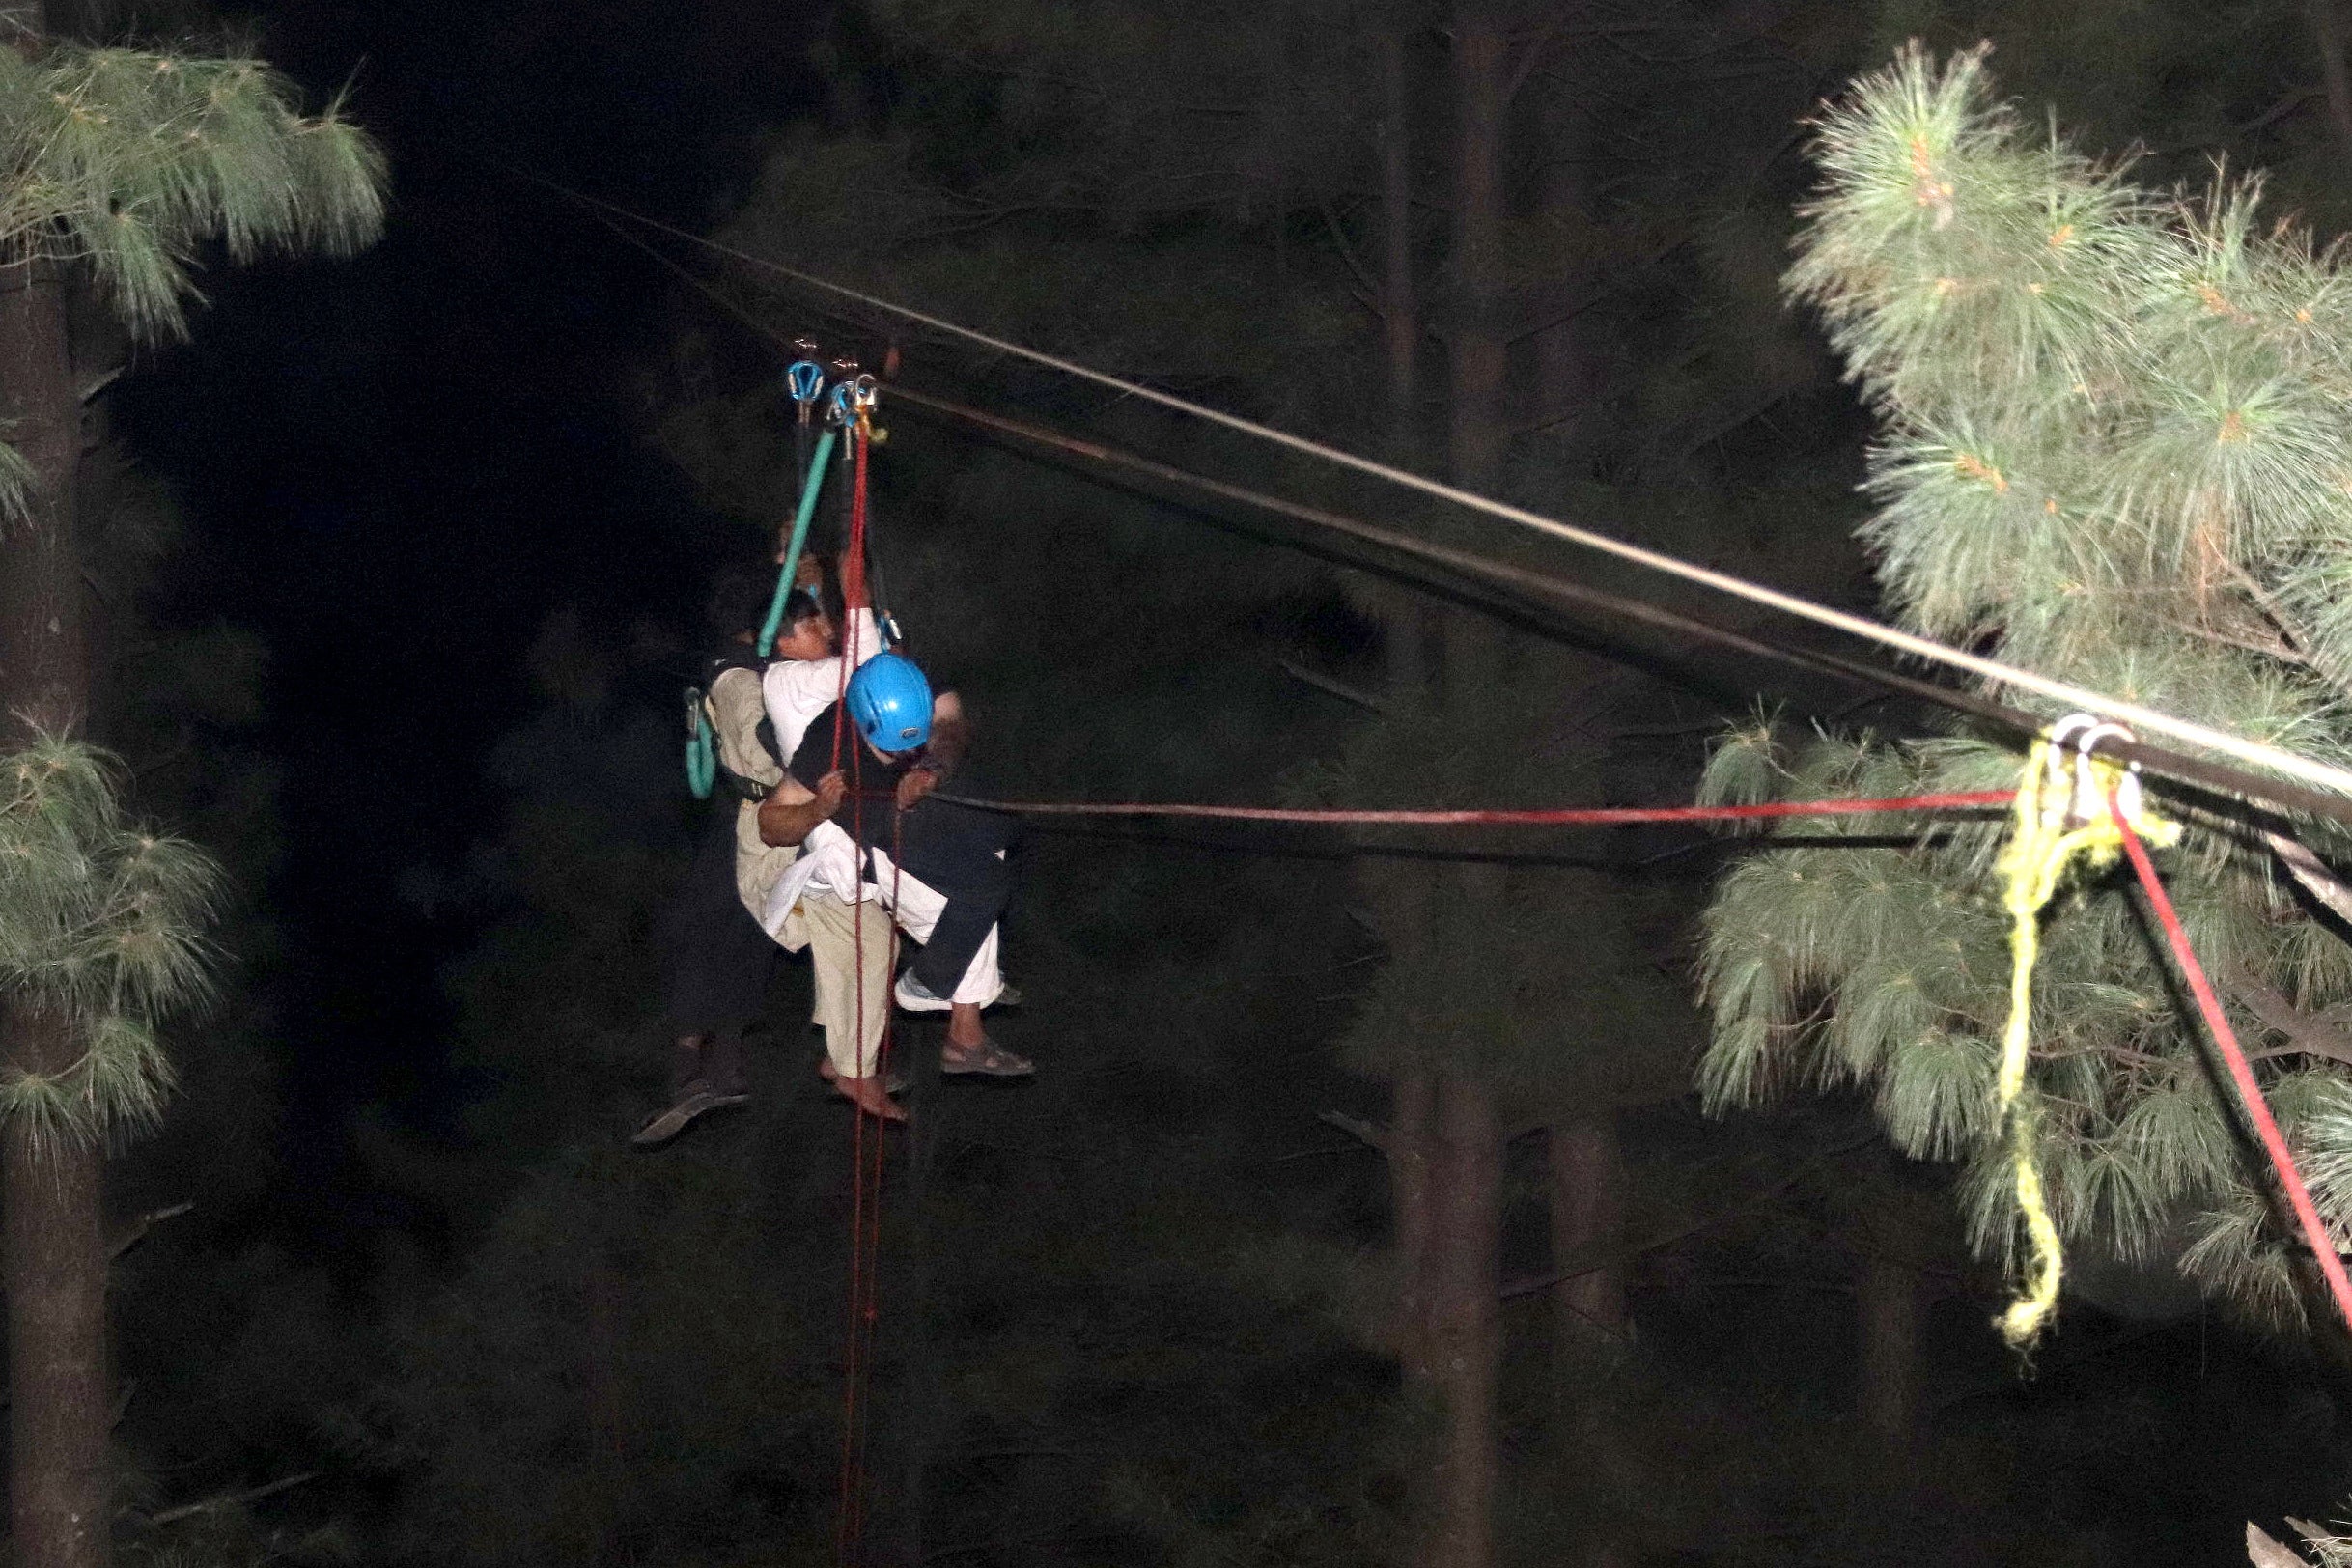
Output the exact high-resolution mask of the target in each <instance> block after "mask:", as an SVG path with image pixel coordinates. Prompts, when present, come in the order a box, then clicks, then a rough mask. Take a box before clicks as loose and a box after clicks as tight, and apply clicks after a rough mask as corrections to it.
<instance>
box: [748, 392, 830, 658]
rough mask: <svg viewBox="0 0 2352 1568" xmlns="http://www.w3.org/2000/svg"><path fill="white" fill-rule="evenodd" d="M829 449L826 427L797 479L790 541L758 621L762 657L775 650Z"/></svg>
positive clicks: (823, 479)
mask: <svg viewBox="0 0 2352 1568" xmlns="http://www.w3.org/2000/svg"><path fill="white" fill-rule="evenodd" d="M832 451H833V433H832V432H831V431H829V430H828V431H826V433H825V434H824V435H823V436H822V437H820V438H819V439H818V442H817V458H816V461H815V462H812V463H810V464H809V469H808V478H807V479H806V480H805V481H803V482H802V483H801V486H800V508H799V510H798V512H796V513H795V514H794V515H793V519H792V543H791V544H790V545H788V546H785V549H784V569H783V570H782V571H781V572H779V573H777V574H776V591H775V597H774V598H772V599H770V601H769V602H768V619H767V620H766V621H764V622H762V623H761V625H760V646H759V655H760V657H761V658H767V657H768V656H769V655H770V654H771V653H773V652H775V646H776V633H777V632H778V631H780V630H783V627H784V603H785V602H786V601H787V600H789V599H791V598H792V582H793V577H794V575H795V574H797V573H798V571H799V570H800V552H801V550H802V549H803V548H805V547H806V546H807V545H808V522H809V519H810V518H813V517H815V516H816V515H817V492H818V490H822V489H823V488H824V486H825V460H826V458H828V457H830V456H831V455H832Z"/></svg>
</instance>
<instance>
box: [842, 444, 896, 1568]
mask: <svg viewBox="0 0 2352 1568" xmlns="http://www.w3.org/2000/svg"><path fill="white" fill-rule="evenodd" d="M868 441H869V434H868V431H867V428H866V425H865V422H864V421H863V420H862V419H861V420H859V421H858V422H857V423H856V424H854V425H853V426H852V427H851V431H850V446H851V449H852V452H853V453H854V468H853V478H852V482H851V487H850V528H849V538H848V540H847V541H846V547H845V548H844V550H843V559H842V563H841V607H842V618H843V621H844V622H845V625H844V627H843V629H842V633H843V648H842V653H841V667H840V684H839V686H837V687H836V689H835V693H834V698H833V763H832V767H833V771H835V772H839V771H840V770H841V764H842V753H843V750H844V746H845V742H848V743H847V750H848V753H849V766H850V773H851V778H850V780H849V783H850V788H849V791H848V795H849V798H850V833H851V837H852V838H853V839H854V841H855V843H856V847H857V848H856V859H857V865H856V877H857V883H858V885H857V886H856V887H855V888H854V890H853V892H852V902H851V906H850V909H851V924H850V933H851V936H850V940H851V953H852V967H853V970H854V974H855V979H854V982H853V984H854V987H855V993H856V999H855V1001H854V1005H853V1009H852V1018H853V1022H854V1029H855V1036H854V1045H853V1046H852V1048H851V1049H852V1051H853V1054H854V1057H855V1060H856V1065H857V1066H859V1067H862V1068H868V1069H870V1070H871V1072H870V1074H869V1075H867V1076H870V1077H872V1078H874V1079H875V1080H876V1081H877V1084H878V1086H880V1087H882V1090H883V1092H884V1093H887V1092H888V1087H887V1086H888V1084H889V1081H890V1080H889V1067H888V1062H889V1058H890V1018H889V1013H888V1011H887V1008H888V1006H889V1004H888V1002H887V1001H886V1000H885V1001H884V1002H883V1004H882V1005H883V1007H884V1009H885V1011H884V1012H883V1014H882V1038H881V1040H880V1042H879V1043H878V1046H877V1049H876V1051H875V1059H874V1060H873V1061H872V1062H868V1061H866V1060H865V1042H866V959H865V940H866V923H865V917H864V909H863V905H864V896H863V895H864V890H865V889H864V882H865V857H866V851H865V802H866V799H867V796H868V793H869V792H867V791H866V790H864V789H863V788H861V787H860V785H861V784H862V782H863V779H862V775H863V773H864V762H865V757H864V751H863V747H862V746H860V745H858V744H857V743H856V742H849V741H848V730H849V724H848V719H849V694H850V672H851V670H852V669H853V668H854V666H855V665H856V663H857V662H858V658H857V656H858V647H857V623H856V619H855V616H856V612H857V611H858V610H859V609H861V608H863V607H864V605H865V602H866V582H865V547H866V448H867V445H868ZM897 843H898V822H897V815H896V806H895V802H894V803H893V809H892V817H891V844H892V846H893V848H895V847H896V845H897ZM895 860H896V857H895V855H894V856H893V866H892V878H893V885H894V887H895V882H896V864H895ZM890 936H891V945H892V949H893V951H892V954H891V965H890V966H891V967H892V968H894V969H895V968H896V967H897V953H896V946H897V937H898V931H897V927H896V924H895V917H894V920H893V925H892V928H891V933H890ZM867 1114H868V1112H867V1110H866V1109H865V1107H864V1106H862V1105H858V1104H857V1103H856V1102H854V1101H853V1102H852V1110H851V1122H852V1127H853V1131H852V1134H851V1137H850V1187H851V1197H850V1288H849V1329H848V1333H847V1335H846V1340H845V1343H844V1346H843V1350H842V1395H841V1497H840V1501H839V1511H838V1513H837V1515H836V1521H837V1522H836V1526H835V1529H834V1536H833V1554H834V1560H835V1561H836V1562H838V1563H840V1564H841V1565H842V1568H853V1565H854V1564H858V1563H862V1562H863V1561H864V1559H865V1499H866V1433H867V1428H868V1424H869V1414H870V1410H871V1406H872V1401H871V1400H868V1399H865V1398H863V1397H862V1396H863V1394H864V1393H865V1391H866V1384H867V1381H868V1379H869V1376H870V1373H871V1366H870V1362H871V1360H872V1350H873V1340H874V1331H875V1327H876V1325H877V1323H878V1322H879V1321H880V1315H881V1314H880V1311H879V1308H878V1288H879V1283H880V1270H879V1266H878V1259H879V1257H880V1255H881V1250H882V1147H883V1141H884V1140H883V1132H884V1129H883V1126H882V1118H881V1117H880V1116H876V1117H875V1127H874V1140H873V1142H874V1159H873V1163H872V1167H871V1171H870V1172H869V1168H868V1165H867V1162H866V1117H867Z"/></svg>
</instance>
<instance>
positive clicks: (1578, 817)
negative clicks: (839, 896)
mask: <svg viewBox="0 0 2352 1568" xmlns="http://www.w3.org/2000/svg"><path fill="white" fill-rule="evenodd" d="M933 794H934V796H935V797H936V798H938V799H941V800H952V801H954V802H955V803H956V804H958V805H966V806H978V807H979V808H981V809H982V810H984V811H1010V812H1015V813H1017V814H1019V815H1021V816H1024V817H1213V818H1218V819H1221V820H1224V821H1229V822H1301V823H1341V824H1357V825H1361V826H1378V825H1382V824H1387V825H1391V826H1423V827H1479V826H1497V827H1540V826H1554V827H1626V826H1633V825H1635V824H1638V823H1661V822H1752V821H1759V820H1762V819H1765V818H1772V817H1849V816H1865V815H1868V814H1870V813H1874V812H1886V811H1960V810H1974V809H1977V808H1980V807H1987V806H2005V805H2007V804H2008V803H2009V802H2010V801H2011V800H2013V799H2015V798H2016V797H2017V792H2016V791H2015V790H1971V791H1966V792H1963V793H1960V794H1946V795H1905V796H1898V797H1894V798H1887V799H1878V800H1770V801H1766V802H1764V803H1762V804H1760V805H1751V806H1572V807H1560V808H1551V807H1545V808H1541V809H1537V810H1528V811H1518V810H1497V811H1345V810H1328V811H1326V810H1308V809H1298V810H1293V809H1291V808H1289V807H1285V806H1196V805H1146V804H1141V803H1136V802H1129V801H1118V802H1112V803H1106V804H1095V803H1089V802H1084V801H1059V800H981V799H976V798H973V797H970V796H966V795H950V794H948V793H947V792H946V791H945V790H936V791H934V792H933Z"/></svg>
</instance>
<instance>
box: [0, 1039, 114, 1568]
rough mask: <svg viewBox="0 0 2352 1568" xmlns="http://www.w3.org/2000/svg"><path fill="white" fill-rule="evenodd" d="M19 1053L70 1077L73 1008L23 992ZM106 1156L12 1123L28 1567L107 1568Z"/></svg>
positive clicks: (15, 1501) (23, 1552)
mask: <svg viewBox="0 0 2352 1568" xmlns="http://www.w3.org/2000/svg"><path fill="white" fill-rule="evenodd" d="M5 1022H6V1026H7V1031H8V1037H7V1044H8V1054H9V1061H10V1063H11V1065H12V1066H14V1067H17V1068H18V1069H20V1070H26V1069H29V1070H32V1071H36V1072H38V1071H42V1070H46V1071H48V1072H57V1071H60V1070H62V1069H64V1068H66V1067H67V1066H69V1065H70V1063H71V1062H72V1060H73V1057H74V1054H75V1049H76V1048H75V1040H74V1035H73V1031H72V1029H71V1028H70V1025H69V1023H68V1022H67V1020H66V1019H65V1018H64V1016H63V1015H61V1014H59V1013H56V1012H54V1011H51V1010H48V1009H45V1008H37V1007H33V1006H30V1005H28V1004H27V1003H25V1002H24V1001H22V1000H21V999H19V1000H18V1001H16V1002H15V1003H14V1005H12V1006H11V1007H9V1009H8V1010H7V1014H6V1020H5ZM104 1166H105V1155H104V1153H103V1152H102V1151H101V1150H100V1149H98V1148H97V1147H77V1146H63V1147H60V1146H57V1145H55V1144H52V1143H49V1142H45V1141H43V1140H42V1139H40V1138H38V1137H36V1136H35V1134H34V1133H33V1132H32V1130H31V1129H30V1128H29V1127H28V1125H27V1124H26V1123H25V1122H24V1121H22V1120H21V1119H14V1120H11V1121H10V1122H8V1123H7V1125H6V1126H5V1128H0V1184H5V1186H4V1190H5V1194H6V1196H5V1201H4V1202H0V1283H4V1284H5V1286H6V1289H7V1291H8V1372H9V1378H8V1391H9V1533H10V1536H11V1544H12V1547H13V1560H14V1562H15V1563H16V1564H17V1568H104V1564H105V1563H106V1561H107V1559H108V1555H109V1539H108V1517H109V1515H110V1514H111V1513H112V1512H113V1504H112V1498H111V1495H110V1494H111V1492H112V1488H111V1487H110V1486H109V1484H108V1478H107V1471H106V1438H107V1426H108V1400H107V1396H106V1370H107V1369H106V1237H105V1229H104V1226H103V1224H102V1223H101V1221H100V1216H101V1215H102V1214H103V1212H104V1203H103V1200H104V1190H103V1174H104Z"/></svg>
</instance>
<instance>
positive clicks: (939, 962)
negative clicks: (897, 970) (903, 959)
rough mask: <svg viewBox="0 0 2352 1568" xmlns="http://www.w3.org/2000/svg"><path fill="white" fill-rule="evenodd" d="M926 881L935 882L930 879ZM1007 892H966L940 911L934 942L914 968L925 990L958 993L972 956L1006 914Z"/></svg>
mask: <svg viewBox="0 0 2352 1568" xmlns="http://www.w3.org/2000/svg"><path fill="white" fill-rule="evenodd" d="M923 880H924V881H925V882H930V881H931V879H930V878H928V877H926V878H924V879H923ZM1006 890H1007V889H1002V888H1000V889H998V890H997V891H996V893H995V895H994V897H990V896H986V895H981V896H976V897H975V896H967V895H966V894H964V893H962V892H957V893H955V894H952V895H950V896H949V898H948V900H947V908H946V909H944V910H940V911H939V918H938V923H937V924H936V925H934V926H933V927H932V928H931V940H929V941H927V942H925V943H924V944H923V948H922V951H921V952H919V953H917V954H916V955H915V960H914V963H913V964H912V965H911V966H910V968H911V970H912V972H913V974H914V977H915V979H916V980H917V981H919V982H920V983H921V984H922V987H923V989H924V990H925V991H928V992H930V993H931V994H933V995H934V996H952V995H954V994H955V990H956V987H957V985H958V984H959V983H960V982H961V981H962V980H963V979H964V971H965V970H966V969H968V968H970V967H971V964H972V955H973V954H975V953H977V952H979V951H980V944H981V943H982V942H984V941H986V940H987V939H988V933H989V928H990V927H991V926H993V925H994V924H995V923H996V922H997V920H998V919H999V918H1001V917H1002V916H1003V914H1004V903H1005V892H1006Z"/></svg>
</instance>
